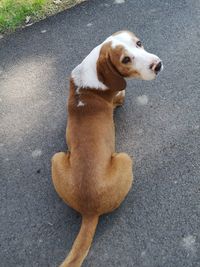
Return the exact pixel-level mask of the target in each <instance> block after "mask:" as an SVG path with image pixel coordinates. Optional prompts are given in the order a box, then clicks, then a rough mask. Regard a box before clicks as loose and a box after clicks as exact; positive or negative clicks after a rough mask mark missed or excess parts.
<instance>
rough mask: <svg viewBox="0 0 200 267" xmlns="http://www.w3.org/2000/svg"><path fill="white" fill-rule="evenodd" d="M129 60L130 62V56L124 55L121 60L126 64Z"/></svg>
mask: <svg viewBox="0 0 200 267" xmlns="http://www.w3.org/2000/svg"><path fill="white" fill-rule="evenodd" d="M129 62H131V58H130V57H124V58H123V60H122V63H124V64H127V63H129Z"/></svg>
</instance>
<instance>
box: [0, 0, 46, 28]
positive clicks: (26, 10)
mask: <svg viewBox="0 0 200 267" xmlns="http://www.w3.org/2000/svg"><path fill="white" fill-rule="evenodd" d="M46 2H47V0H0V32H2V33H4V32H6V31H8V32H9V31H13V30H15V29H16V28H17V27H19V26H20V25H21V24H22V23H25V20H26V16H34V17H35V16H36V17H37V16H39V15H40V13H42V10H43V7H44V5H45V4H46Z"/></svg>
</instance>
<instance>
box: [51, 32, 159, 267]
mask: <svg viewBox="0 0 200 267" xmlns="http://www.w3.org/2000/svg"><path fill="white" fill-rule="evenodd" d="M161 70H162V62H161V60H160V59H159V57H157V56H156V55H154V54H150V53H148V52H147V51H145V50H144V47H143V45H142V43H141V41H140V40H139V39H138V38H137V37H136V36H135V34H133V33H132V32H129V31H120V32H117V33H114V34H113V35H111V36H110V37H108V38H107V39H106V40H105V41H104V42H103V43H101V44H100V45H98V46H97V47H95V48H94V49H93V50H92V51H91V53H90V54H89V55H88V56H87V57H86V58H85V59H84V60H83V61H82V63H80V64H79V65H78V66H77V67H75V69H74V70H73V71H72V73H71V77H70V91H69V98H68V123H67V129H66V139H67V144H68V149H69V150H68V152H59V153H56V154H55V155H54V156H53V157H52V180H53V184H54V187H55V190H56V191H57V193H58V195H59V196H60V197H61V198H62V199H63V200H64V202H65V203H67V205H69V206H70V207H72V208H73V209H75V210H76V211H78V212H79V213H80V214H81V215H82V224H81V228H80V231H79V234H78V236H77V238H76V239H75V241H74V244H73V246H72V249H71V251H70V252H69V255H68V257H67V258H66V259H65V260H64V261H63V263H62V264H61V265H60V267H69V266H70V267H79V266H81V265H82V262H83V260H84V259H85V257H86V256H87V254H88V251H89V248H90V246H91V243H92V240H93V237H94V234H95V230H96V227H97V224H98V220H99V216H100V215H102V214H104V213H108V212H111V211H113V210H115V209H116V208H118V207H119V205H120V203H121V202H122V201H123V200H124V198H125V197H126V195H127V193H128V192H129V190H130V188H131V185H132V183H133V171H132V165H133V163H132V159H131V158H130V157H129V156H128V155H127V154H126V153H116V152H115V132H114V122H113V110H114V108H116V107H117V106H119V105H122V104H123V103H124V98H125V88H126V80H125V79H126V78H139V79H142V80H152V79H154V78H155V77H156V75H157V74H158V73H159V72H160V71H161Z"/></svg>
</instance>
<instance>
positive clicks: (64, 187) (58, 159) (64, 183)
mask: <svg viewBox="0 0 200 267" xmlns="http://www.w3.org/2000/svg"><path fill="white" fill-rule="evenodd" d="M69 159H70V153H64V152H59V153H56V154H55V155H54V156H53V157H52V160H51V162H52V165H51V171H52V180H53V184H54V187H55V190H56V192H57V193H58V195H59V196H60V197H61V198H62V199H63V200H64V201H65V202H66V203H67V204H68V205H69V206H71V192H72V190H71V189H72V184H71V183H70V180H71V167H70V160H69Z"/></svg>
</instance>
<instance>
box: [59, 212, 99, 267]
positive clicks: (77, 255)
mask: <svg viewBox="0 0 200 267" xmlns="http://www.w3.org/2000/svg"><path fill="white" fill-rule="evenodd" d="M98 220H99V216H98V215H93V216H83V217H82V224H81V228H80V231H79V233H78V236H77V237H76V239H75V241H74V244H73V246H72V249H71V251H70V252H69V255H68V256H67V258H66V259H65V260H64V261H63V263H62V264H61V265H60V267H79V266H81V264H82V262H83V261H84V259H85V257H86V256H87V254H88V252H89V249H90V246H91V243H92V240H93V237H94V234H95V230H96V227H97V224H98Z"/></svg>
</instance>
